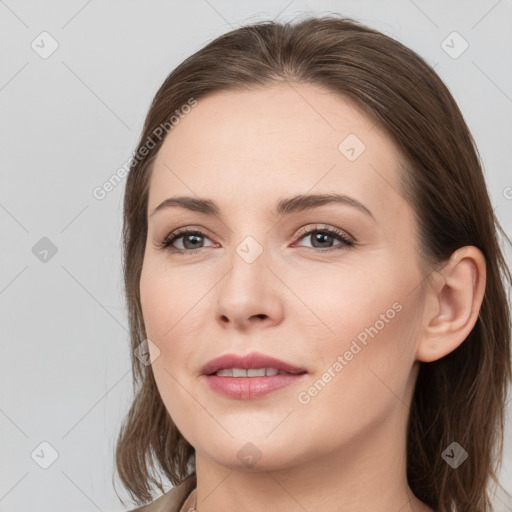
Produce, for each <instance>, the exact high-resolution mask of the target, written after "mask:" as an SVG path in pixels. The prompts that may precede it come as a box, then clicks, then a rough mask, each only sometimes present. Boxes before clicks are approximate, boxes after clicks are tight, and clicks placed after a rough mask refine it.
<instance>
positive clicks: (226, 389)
mask: <svg viewBox="0 0 512 512" xmlns="http://www.w3.org/2000/svg"><path fill="white" fill-rule="evenodd" d="M305 376H306V374H305V373H302V374H299V375H274V376H272V377H222V376H219V375H207V376H205V377H206V381H207V382H208V385H209V386H210V388H211V389H212V390H213V391H216V392H217V393H219V394H221V395H224V396H227V397H230V398H240V399H245V400H248V399H251V398H258V397H261V396H265V395H268V394H269V393H272V392H273V391H277V390H278V389H282V388H284V387H286V386H290V385H292V384H296V383H297V382H299V381H300V380H302V378H303V377H305Z"/></svg>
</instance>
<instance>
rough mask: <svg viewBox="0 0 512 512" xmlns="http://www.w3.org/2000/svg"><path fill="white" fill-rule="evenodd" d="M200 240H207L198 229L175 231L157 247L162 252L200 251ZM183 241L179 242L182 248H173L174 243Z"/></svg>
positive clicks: (204, 234)
mask: <svg viewBox="0 0 512 512" xmlns="http://www.w3.org/2000/svg"><path fill="white" fill-rule="evenodd" d="M201 238H207V236H206V233H204V232H203V231H200V230H198V229H193V230H192V229H177V230H176V231H173V232H172V233H170V234H169V235H168V236H167V237H166V238H164V240H162V241H161V242H160V243H159V244H158V247H159V249H162V250H167V251H170V252H177V253H182V254H183V253H185V252H190V251H196V252H198V250H200V249H202V248H203V247H201V240H200V239H201ZM180 239H183V240H182V241H181V242H182V244H183V247H175V246H174V243H175V242H177V241H178V240H180Z"/></svg>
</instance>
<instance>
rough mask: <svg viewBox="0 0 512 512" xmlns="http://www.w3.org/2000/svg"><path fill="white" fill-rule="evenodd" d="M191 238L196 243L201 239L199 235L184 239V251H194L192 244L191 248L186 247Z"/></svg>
mask: <svg viewBox="0 0 512 512" xmlns="http://www.w3.org/2000/svg"><path fill="white" fill-rule="evenodd" d="M192 238H194V239H195V241H196V242H197V241H198V239H200V238H201V237H200V236H199V235H188V236H186V237H185V238H184V244H183V245H184V246H185V249H194V248H195V246H194V243H192V246H191V247H187V245H188V242H190V240H191V239H192Z"/></svg>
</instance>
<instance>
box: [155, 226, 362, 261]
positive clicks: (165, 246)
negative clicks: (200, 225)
mask: <svg viewBox="0 0 512 512" xmlns="http://www.w3.org/2000/svg"><path fill="white" fill-rule="evenodd" d="M317 232H318V233H327V234H329V235H332V236H334V237H335V238H337V239H338V240H339V241H340V242H341V243H340V244H339V245H337V246H334V247H329V248H327V249H318V248H316V247H305V249H310V250H313V251H319V252H331V251H336V250H343V249H347V248H350V247H353V246H355V245H356V243H355V241H354V240H352V239H350V238H348V237H347V236H346V235H345V234H344V233H343V232H342V231H340V230H339V229H336V228H333V227H329V226H326V227H322V228H319V227H318V226H315V227H314V228H309V229H307V230H301V231H300V232H299V233H298V234H297V236H298V237H299V240H302V239H303V238H306V237H307V236H309V235H311V234H313V233H317ZM185 235H196V236H204V237H206V238H208V235H207V234H206V233H204V232H203V231H201V230H199V229H187V228H180V229H177V230H176V231H173V232H172V233H170V234H169V235H167V236H166V237H165V238H164V239H163V240H161V241H160V242H159V243H158V245H157V248H158V249H160V250H163V251H168V252H171V253H174V254H180V255H183V256H184V255H186V254H192V253H198V252H200V251H201V250H202V249H206V247H200V248H199V249H177V248H176V247H173V246H172V244H173V242H175V241H176V240H178V239H179V238H182V237H184V236H185Z"/></svg>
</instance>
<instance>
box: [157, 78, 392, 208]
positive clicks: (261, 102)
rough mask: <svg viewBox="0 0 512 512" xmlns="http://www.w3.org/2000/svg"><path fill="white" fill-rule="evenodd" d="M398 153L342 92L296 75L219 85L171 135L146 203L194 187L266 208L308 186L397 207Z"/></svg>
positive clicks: (224, 198) (191, 190)
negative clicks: (235, 87) (249, 84)
mask: <svg viewBox="0 0 512 512" xmlns="http://www.w3.org/2000/svg"><path fill="white" fill-rule="evenodd" d="M398 161H399V160H398V153H397V151H396V148H395V146H394V144H393V143H392V141H391V140H390V139H389V138H388V137H387V135H386V134H385V133H384V132H383V131H381V130H380V128H379V127H378V126H377V125H376V123H375V122H374V121H373V119H372V118H370V117H369V116H367V115H365V114H364V113H363V111H362V110H361V109H360V108H358V107H357V106H356V105H354V104H353V103H352V102H351V101H349V100H348V99H347V98H345V97H344V96H342V95H340V94H336V93H333V92H331V91H328V90H326V89H323V88H320V87H318V86H312V85H310V84H297V83H292V84H289V83H280V84H277V85H273V86H271V87H265V88H258V89H252V90H248V91H247V90H244V91H222V92H217V93H214V94H211V95H209V96H206V97H204V98H201V99H200V100H198V104H197V106H196V107H194V108H193V109H192V110H191V112H190V113H189V114H187V115H186V116H185V117H184V118H182V119H181V120H180V122H179V124H177V125H176V126H175V127H174V128H173V129H172V131H171V132H170V133H169V134H168V135H167V137H166V139H165V140H164V143H163V144H162V146H161V148H160V150H159V153H158V156H157V158H156V160H155V165H154V170H153V175H152V179H151V186H150V197H149V208H150V209H151V208H154V207H155V206H156V205H157V204H159V203H160V202H161V201H163V200H164V199H166V198H167V197H169V196H178V195H197V196H200V197H215V199H216V201H218V202H219V203H224V202H225V203H226V204H227V203H230V202H233V201H234V202H235V203H237V202H239V203H243V204H244V205H245V206H246V207H250V206H251V205H254V206H255V207H256V205H258V206H259V207H261V206H262V202H263V203H266V201H268V205H269V209H270V208H271V206H274V202H275V201H274V200H275V199H276V198H278V197H283V196H284V195H292V194H300V193H306V192H308V191H310V192H317V193H322V192H338V193H344V194H352V195H353V196H359V198H361V197H362V196H364V198H365V202H366V203H370V204H372V205H373V208H375V209H377V210H378V209H379V208H381V207H383V206H384V205H385V204H387V208H388V209H389V208H391V209H393V206H395V209H396V208H398V204H399V201H397V200H396V199H397V197H396V196H399V186H398V183H397V167H398ZM395 213H398V214H399V212H398V211H397V212H395Z"/></svg>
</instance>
